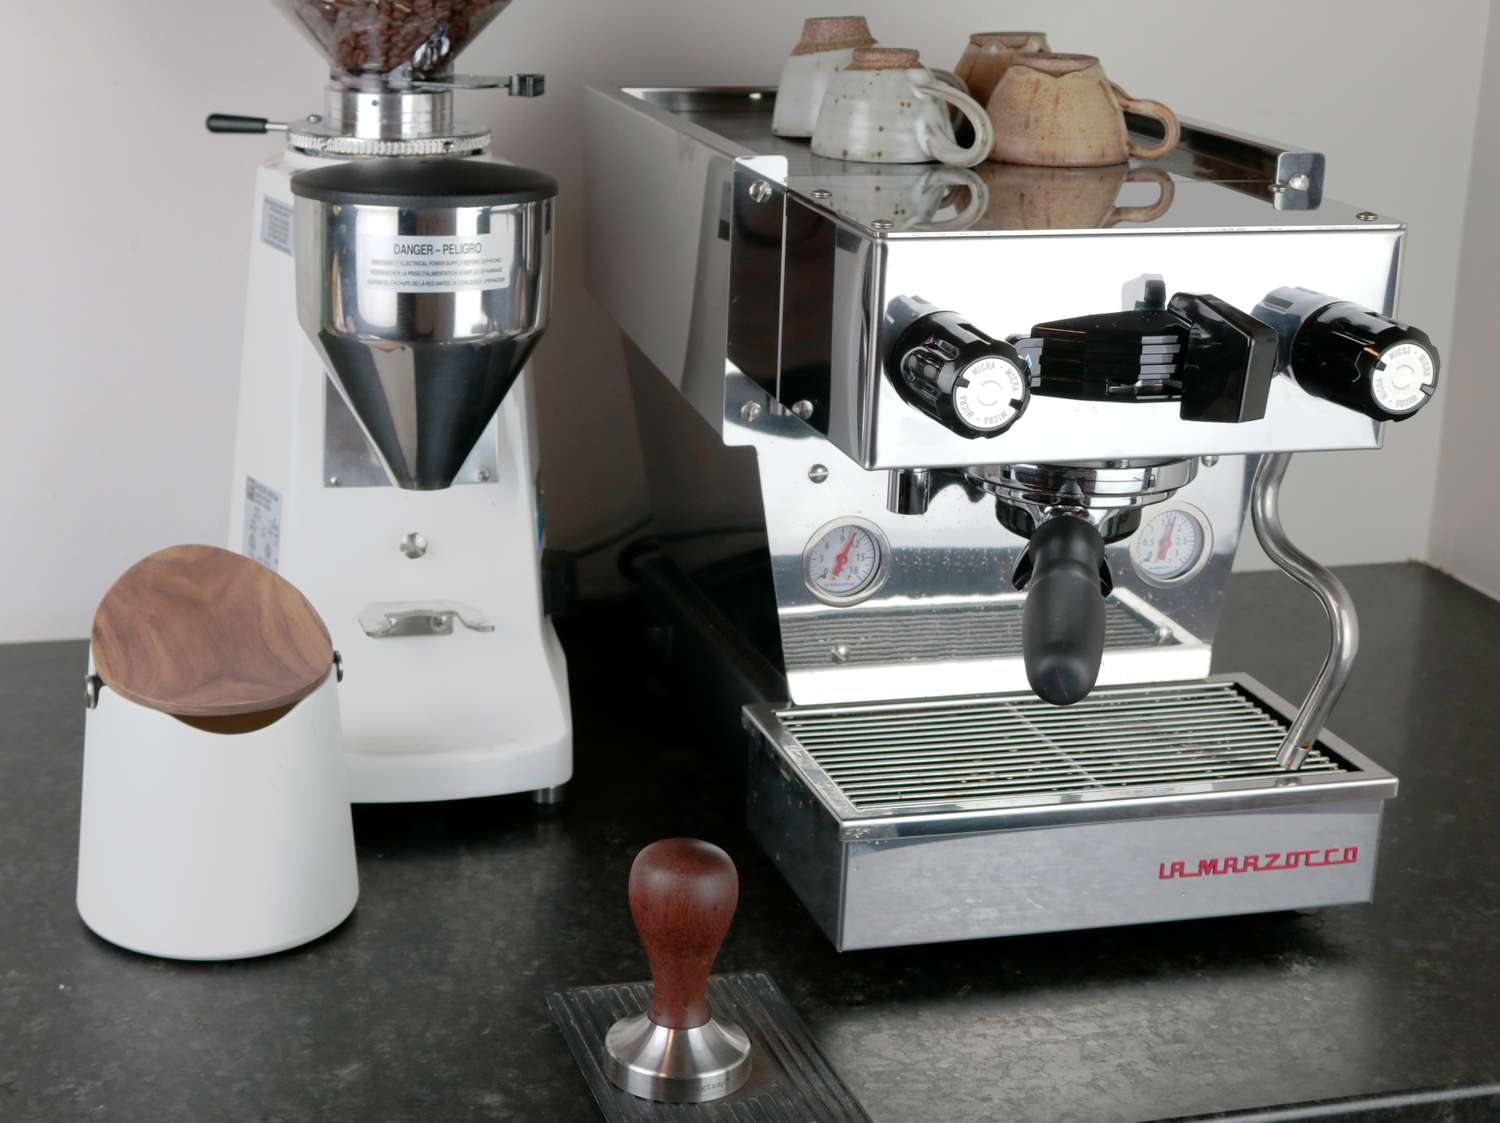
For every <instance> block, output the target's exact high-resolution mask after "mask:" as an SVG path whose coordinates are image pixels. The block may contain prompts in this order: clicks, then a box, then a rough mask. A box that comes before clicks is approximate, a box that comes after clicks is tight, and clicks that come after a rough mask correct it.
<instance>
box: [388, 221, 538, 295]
mask: <svg viewBox="0 0 1500 1123" xmlns="http://www.w3.org/2000/svg"><path fill="white" fill-rule="evenodd" d="M515 245H516V243H515V238H514V237H513V236H512V235H511V234H509V233H499V234H443V235H439V236H436V237H430V236H420V235H414V234H366V235H365V236H364V237H362V238H360V240H359V285H360V288H362V289H367V290H372V291H375V292H482V291H484V290H486V289H503V288H508V287H509V286H510V271H511V259H512V257H513V256H514V254H515Z"/></svg>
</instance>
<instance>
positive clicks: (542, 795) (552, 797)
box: [531, 784, 568, 807]
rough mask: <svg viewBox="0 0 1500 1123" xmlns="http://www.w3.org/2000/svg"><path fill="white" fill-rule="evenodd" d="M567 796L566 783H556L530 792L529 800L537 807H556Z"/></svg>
mask: <svg viewBox="0 0 1500 1123" xmlns="http://www.w3.org/2000/svg"><path fill="white" fill-rule="evenodd" d="M567 798H568V785H567V784H558V785H556V786H555V787H551V788H537V789H536V790H535V791H533V792H532V793H531V802H532V803H534V804H536V805H537V806H538V807H556V806H557V805H558V804H560V803H562V801H563V800H565V799H567Z"/></svg>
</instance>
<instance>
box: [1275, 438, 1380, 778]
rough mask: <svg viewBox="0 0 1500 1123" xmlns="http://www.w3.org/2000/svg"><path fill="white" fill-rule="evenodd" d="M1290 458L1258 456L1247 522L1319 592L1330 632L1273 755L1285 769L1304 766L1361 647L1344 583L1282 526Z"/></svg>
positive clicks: (1277, 559) (1292, 571) (1280, 561)
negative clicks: (1318, 665)
mask: <svg viewBox="0 0 1500 1123" xmlns="http://www.w3.org/2000/svg"><path fill="white" fill-rule="evenodd" d="M1291 460H1292V454H1291V453H1289V452H1277V453H1270V454H1268V455H1266V456H1264V457H1262V459H1261V462H1260V468H1259V470H1258V471H1257V472H1256V473H1255V485H1254V487H1253V488H1252V490H1251V496H1250V520H1251V523H1252V524H1253V525H1254V527H1255V536H1256V537H1257V538H1259V539H1260V544H1261V546H1262V547H1263V548H1264V549H1265V551H1266V553H1267V554H1269V555H1270V557H1271V560H1272V561H1274V562H1275V563H1276V564H1277V565H1279V566H1280V567H1281V568H1282V569H1283V570H1285V571H1286V572H1287V573H1289V574H1290V575H1291V576H1293V577H1295V578H1296V579H1297V580H1298V581H1300V582H1302V584H1304V585H1306V586H1307V587H1308V588H1309V589H1311V590H1312V591H1313V592H1314V593H1316V594H1317V597H1318V600H1319V601H1320V602H1321V603H1322V605H1323V611H1324V612H1325V613H1326V614H1327V616H1328V623H1329V626H1330V627H1331V628H1332V631H1333V639H1332V642H1331V643H1330V644H1329V646H1328V658H1326V659H1324V660H1323V668H1322V670H1320V671H1319V672H1318V677H1317V679H1316V680H1314V682H1313V685H1312V689H1311V690H1309V691H1308V692H1307V698H1306V699H1305V700H1304V701H1303V703H1302V708H1301V709H1299V710H1298V711H1297V717H1296V719H1295V720H1293V722H1292V725H1291V728H1290V729H1288V730H1287V734H1286V739H1285V740H1284V741H1282V743H1281V749H1280V750H1279V751H1278V752H1277V754H1276V762H1277V763H1278V764H1280V765H1281V766H1282V767H1283V768H1292V769H1296V768H1301V767H1302V762H1303V761H1304V760H1305V759H1307V753H1308V750H1309V749H1311V748H1312V746H1313V744H1314V743H1316V741H1317V739H1318V735H1319V734H1320V733H1322V732H1323V727H1324V725H1326V724H1327V723H1328V715H1329V713H1330V712H1331V711H1332V710H1333V706H1334V703H1336V702H1337V701H1338V700H1339V695H1340V694H1341V693H1342V692H1343V689H1344V683H1345V682H1346V681H1348V678H1349V672H1350V671H1351V670H1352V669H1353V667H1354V655H1355V653H1356V652H1357V651H1358V650H1359V617H1358V616H1356V615H1355V612H1354V601H1353V599H1352V598H1351V597H1350V596H1349V590H1348V589H1346V588H1344V583H1343V582H1342V581H1340V580H1339V579H1338V578H1337V577H1335V576H1334V575H1333V572H1332V571H1331V570H1329V569H1328V567H1327V566H1324V565H1322V564H1320V563H1319V562H1316V561H1314V560H1313V559H1312V558H1310V557H1308V556H1307V555H1306V554H1304V553H1303V552H1302V551H1301V550H1299V549H1297V547H1296V546H1294V545H1293V544H1292V542H1291V540H1290V539H1289V538H1287V536H1286V531H1285V530H1284V529H1283V528H1282V525H1281V510H1280V502H1281V481H1282V478H1283V477H1284V476H1285V475H1286V469H1287V465H1288V464H1290V463H1291Z"/></svg>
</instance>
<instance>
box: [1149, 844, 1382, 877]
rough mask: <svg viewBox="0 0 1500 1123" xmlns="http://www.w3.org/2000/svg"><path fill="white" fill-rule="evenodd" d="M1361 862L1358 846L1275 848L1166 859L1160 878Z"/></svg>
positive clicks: (1296, 868)
mask: <svg viewBox="0 0 1500 1123" xmlns="http://www.w3.org/2000/svg"><path fill="white" fill-rule="evenodd" d="M1357 861H1359V847H1358V846H1330V847H1328V848H1326V849H1323V850H1271V851H1267V852H1265V853H1256V854H1229V855H1226V856H1225V857H1222V858H1199V859H1197V861H1196V862H1193V861H1192V860H1191V859H1189V861H1186V862H1162V863H1160V864H1159V865H1158V867H1157V872H1156V877H1157V880H1158V881H1173V880H1176V879H1177V878H1182V877H1224V876H1226V875H1228V874H1241V873H1272V872H1276V871H1279V870H1302V869H1317V868H1318V867H1320V866H1347V865H1351V864H1352V863H1354V862H1357Z"/></svg>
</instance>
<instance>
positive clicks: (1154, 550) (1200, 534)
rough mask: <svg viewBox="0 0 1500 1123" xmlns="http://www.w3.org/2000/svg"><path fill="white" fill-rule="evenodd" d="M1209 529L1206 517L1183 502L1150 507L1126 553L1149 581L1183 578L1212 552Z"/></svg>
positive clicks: (1164, 582)
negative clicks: (1128, 551)
mask: <svg viewBox="0 0 1500 1123" xmlns="http://www.w3.org/2000/svg"><path fill="white" fill-rule="evenodd" d="M1213 545H1214V540H1213V531H1212V530H1211V529H1210V527H1209V523H1208V517H1207V516H1206V515H1204V513H1203V512H1202V511H1200V510H1198V508H1196V507H1193V506H1191V505H1189V504H1187V503H1169V504H1164V505H1162V506H1158V507H1152V508H1150V510H1149V513H1148V514H1147V515H1146V517H1145V518H1144V519H1142V520H1141V526H1140V529H1139V530H1137V531H1136V533H1135V539H1134V540H1133V541H1132V542H1131V543H1130V556H1131V558H1132V559H1133V560H1134V561H1135V568H1136V572H1138V573H1139V574H1140V575H1141V576H1142V577H1144V578H1145V579H1146V580H1147V581H1150V582H1151V583H1152V584H1153V585H1171V584H1175V583H1176V582H1178V581H1185V580H1186V579H1187V578H1189V577H1192V576H1194V575H1195V574H1197V572H1198V571H1199V570H1200V569H1202V568H1203V567H1204V566H1205V565H1206V564H1207V563H1208V559H1209V555H1210V554H1212V553H1213Z"/></svg>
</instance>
